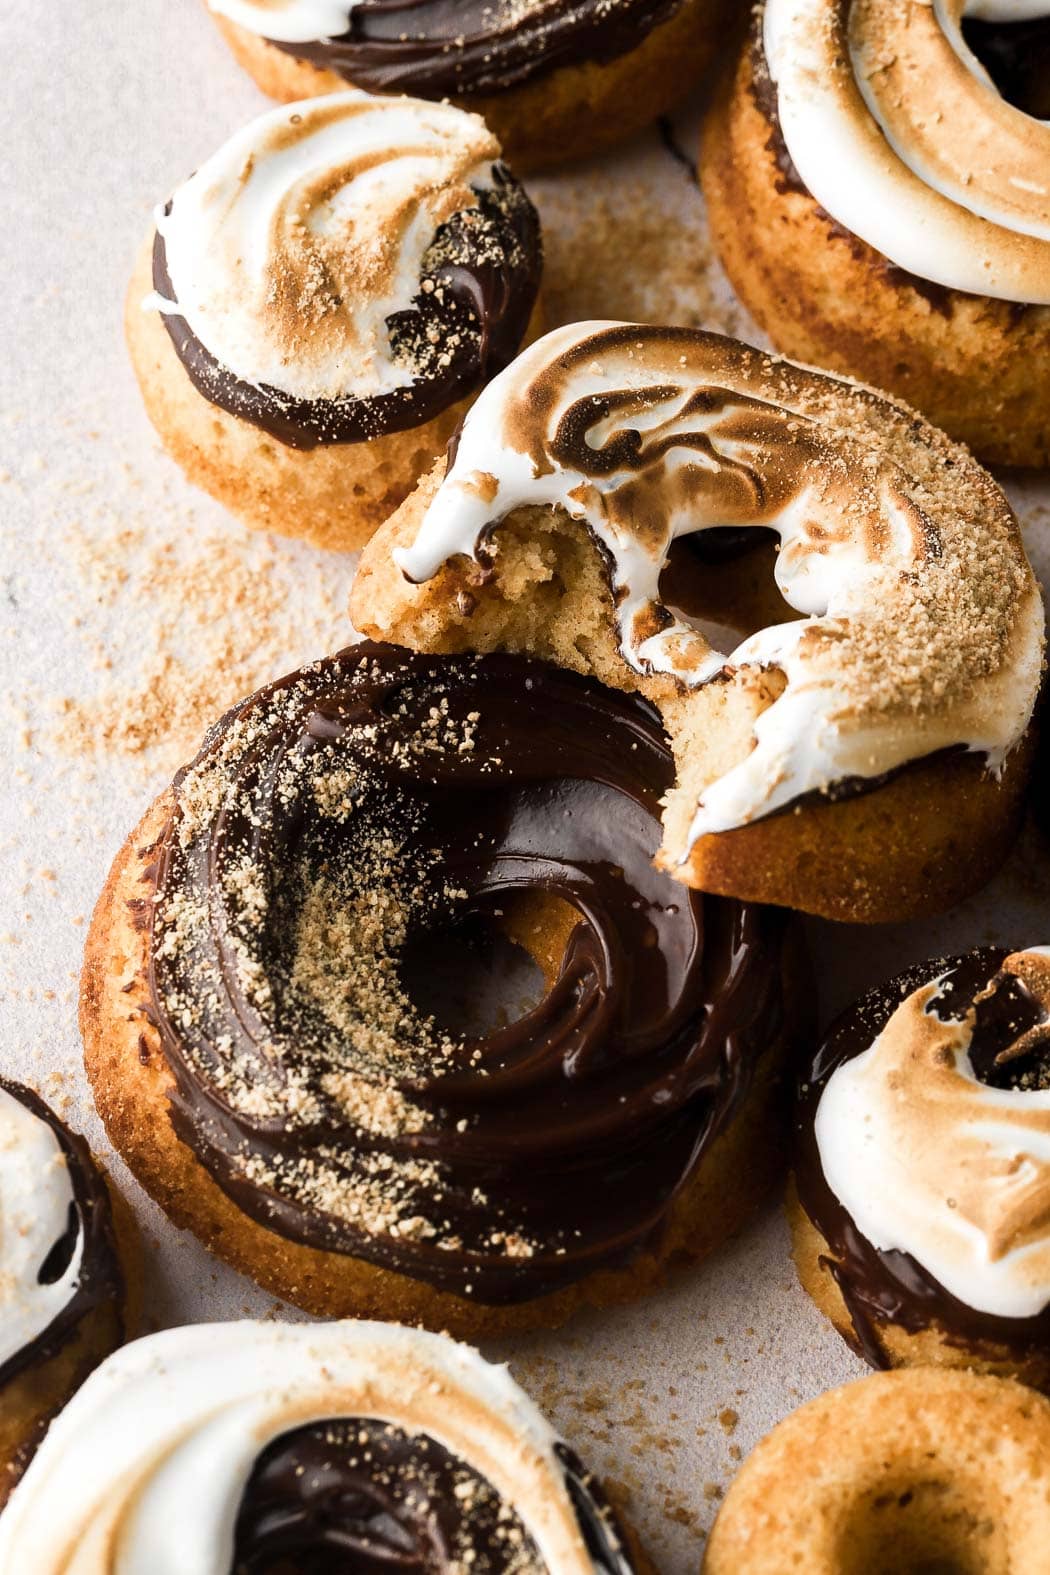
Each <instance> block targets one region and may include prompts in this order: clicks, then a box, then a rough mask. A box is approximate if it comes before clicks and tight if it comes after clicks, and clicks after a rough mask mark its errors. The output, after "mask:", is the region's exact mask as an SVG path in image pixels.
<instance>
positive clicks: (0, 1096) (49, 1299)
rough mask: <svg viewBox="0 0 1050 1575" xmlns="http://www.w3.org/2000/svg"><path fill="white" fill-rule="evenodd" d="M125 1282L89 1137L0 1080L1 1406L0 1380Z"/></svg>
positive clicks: (53, 1343) (46, 1352)
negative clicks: (70, 1129)
mask: <svg viewBox="0 0 1050 1575" xmlns="http://www.w3.org/2000/svg"><path fill="white" fill-rule="evenodd" d="M120 1283H121V1282H120V1273H119V1269H118V1267H117V1264H116V1256H115V1251H114V1246H113V1241H112V1235H111V1229H110V1222H109V1203H108V1199H107V1197H106V1190H105V1186H104V1184H103V1182H102V1180H101V1177H100V1176H99V1175H98V1173H97V1171H96V1170H95V1167H94V1165H93V1163H92V1160H91V1156H90V1154H89V1153H88V1151H87V1148H86V1145H84V1144H83V1142H82V1141H81V1140H80V1139H78V1138H74V1137H73V1135H72V1134H71V1133H70V1132H68V1131H67V1130H66V1128H65V1127H64V1126H63V1125H62V1123H61V1122H60V1121H59V1120H58V1117H57V1116H55V1114H54V1113H53V1112H52V1111H51V1110H49V1109H48V1107H47V1106H46V1105H45V1104H44V1102H43V1100H41V1099H40V1098H39V1097H38V1096H37V1095H36V1094H34V1093H33V1092H32V1091H31V1090H30V1089H27V1088H23V1087H22V1086H21V1085H20V1084H17V1083H8V1082H5V1081H4V1080H2V1079H0V1406H2V1404H3V1400H2V1386H3V1384H4V1383H5V1382H6V1381H7V1380H8V1379H10V1378H13V1377H14V1376H15V1375H16V1374H17V1373H20V1372H23V1371H24V1370H25V1368H27V1367H28V1366H30V1365H31V1364H32V1363H33V1362H35V1361H38V1360H43V1359H46V1358H47V1357H50V1356H52V1355H54V1354H55V1352H56V1351H57V1350H58V1349H60V1347H61V1346H62V1345H63V1344H64V1343H65V1341H66V1340H67V1339H68V1338H70V1337H71V1335H72V1334H73V1332H74V1330H75V1329H76V1328H77V1326H78V1324H79V1323H80V1321H81V1319H82V1318H83V1317H84V1316H85V1315H86V1314H87V1313H88V1312H90V1311H91V1310H92V1309H93V1308H94V1307H96V1306H97V1305H98V1304H99V1303H100V1302H102V1301H105V1300H110V1299H112V1298H113V1297H114V1296H115V1295H116V1293H117V1289H118V1287H119V1286H120Z"/></svg>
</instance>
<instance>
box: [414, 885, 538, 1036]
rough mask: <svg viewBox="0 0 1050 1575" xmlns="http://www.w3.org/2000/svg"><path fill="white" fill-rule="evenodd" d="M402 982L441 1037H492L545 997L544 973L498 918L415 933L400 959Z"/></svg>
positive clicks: (471, 916) (477, 916)
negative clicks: (440, 1030) (439, 1030)
mask: <svg viewBox="0 0 1050 1575" xmlns="http://www.w3.org/2000/svg"><path fill="white" fill-rule="evenodd" d="M400 973H401V982H402V984H403V986H404V988H405V991H406V993H407V994H408V995H409V997H410V998H411V1000H412V1001H413V1003H414V1004H415V1006H416V1008H417V1009H418V1010H419V1011H421V1012H422V1013H423V1014H424V1015H425V1016H426V1017H432V1018H433V1019H434V1021H435V1023H436V1024H437V1025H438V1027H439V1028H440V1029H442V1030H443V1031H444V1032H445V1033H449V1034H456V1035H460V1034H461V1035H464V1036H469V1037H474V1036H481V1035H487V1034H490V1033H493V1032H494V1031H496V1030H497V1029H500V1028H505V1027H507V1026H509V1025H510V1024H511V1023H516V1022H519V1021H520V1020H521V1018H523V1017H525V1016H526V1015H527V1014H528V1013H529V1012H530V1011H532V1009H533V1008H534V1007H535V1006H537V1005H538V1004H539V1002H540V1001H541V1000H542V999H543V996H544V994H545V993H546V981H545V978H544V973H543V969H542V968H541V967H540V965H539V963H538V962H537V961H536V959H535V958H534V957H532V956H530V954H529V952H528V951H527V950H526V949H525V947H524V946H521V945H519V944H518V942H517V941H515V940H513V939H511V937H510V936H509V935H507V934H506V933H505V932H504V930H503V929H502V927H501V925H500V920H499V916H498V915H489V914H485V913H480V912H472V913H468V914H466V915H465V916H464V917H463V918H461V919H460V920H459V921H458V922H457V923H456V924H455V925H453V926H451V927H448V926H446V927H442V928H439V929H435V930H425V931H417V932H416V933H415V934H414V935H412V936H411V938H410V939H409V940H408V942H407V944H406V945H405V948H404V951H403V953H402V955H401V967H400Z"/></svg>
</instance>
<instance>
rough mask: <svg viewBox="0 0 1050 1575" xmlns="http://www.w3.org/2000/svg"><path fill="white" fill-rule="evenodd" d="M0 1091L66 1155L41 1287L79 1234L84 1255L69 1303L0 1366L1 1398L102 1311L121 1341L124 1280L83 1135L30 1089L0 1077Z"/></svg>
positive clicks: (57, 1273)
mask: <svg viewBox="0 0 1050 1575" xmlns="http://www.w3.org/2000/svg"><path fill="white" fill-rule="evenodd" d="M0 1088H3V1089H4V1090H5V1092H7V1093H8V1094H10V1095H11V1096H12V1098H13V1099H17V1100H18V1102H19V1104H22V1105H24V1106H25V1107H26V1109H27V1110H31V1111H32V1113H33V1114H34V1115H35V1116H37V1117H38V1118H39V1119H40V1120H41V1121H44V1122H46V1123H47V1125H48V1126H49V1127H50V1128H51V1130H52V1132H53V1133H54V1134H55V1137H56V1138H57V1139H58V1143H59V1146H60V1147H61V1149H62V1152H63V1154H64V1155H65V1157H66V1163H67V1165H68V1166H69V1179H70V1181H71V1183H72V1186H73V1202H72V1203H71V1205H70V1211H69V1218H68V1222H67V1226H66V1229H65V1230H64V1231H63V1233H62V1235H61V1236H60V1237H59V1239H58V1240H57V1241H56V1242H55V1243H54V1244H53V1246H52V1247H51V1248H50V1250H49V1251H48V1253H47V1256H46V1257H45V1259H44V1261H43V1263H42V1264H41V1265H40V1268H39V1270H38V1279H39V1282H40V1284H41V1285H52V1284H54V1282H55V1281H56V1280H58V1279H60V1278H61V1276H62V1275H63V1274H64V1273H65V1271H66V1269H67V1268H68V1266H69V1264H70V1262H71V1260H72V1257H73V1254H74V1252H75V1251H76V1247H77V1242H78V1240H79V1239H80V1237H81V1235H82V1236H83V1241H84V1251H83V1255H82V1257H81V1266H80V1277H79V1279H78V1281H77V1284H76V1287H75V1289H74V1290H73V1293H72V1295H71V1296H70V1299H69V1301H68V1302H67V1303H66V1305H65V1306H64V1307H63V1308H62V1309H61V1311H60V1312H59V1313H57V1314H56V1315H55V1317H54V1318H53V1319H52V1320H51V1322H50V1323H49V1324H48V1326H47V1328H46V1329H44V1330H43V1331H42V1333H40V1334H38V1335H37V1336H36V1338H35V1339H34V1340H31V1341H30V1342H29V1344H28V1345H25V1346H23V1347H22V1349H21V1350H20V1351H16V1352H15V1354H14V1355H13V1356H11V1357H9V1358H8V1360H7V1361H6V1362H2V1363H0V1398H2V1393H3V1388H4V1385H5V1384H8V1383H10V1381H11V1380H12V1379H14V1378H16V1377H17V1376H18V1375H19V1374H20V1373H24V1372H25V1371H26V1370H27V1369H28V1368H30V1367H35V1366H37V1365H38V1364H39V1363H42V1362H47V1361H50V1360H51V1358H52V1357H54V1356H57V1355H58V1353H59V1352H60V1351H61V1350H62V1349H63V1347H64V1346H66V1345H68V1343H69V1341H70V1340H72V1339H73V1338H74V1337H75V1336H76V1334H77V1332H78V1331H79V1329H80V1327H81V1325H82V1324H83V1323H84V1320H85V1319H86V1318H88V1317H90V1316H91V1315H92V1314H93V1313H95V1312H97V1311H99V1309H101V1308H103V1307H107V1306H109V1307H112V1309H113V1314H114V1317H115V1318H116V1319H117V1328H118V1335H117V1338H118V1340H119V1339H120V1338H122V1337H123V1322H122V1313H121V1304H122V1302H123V1297H124V1277H123V1273H122V1271H121V1267H120V1259H119V1257H118V1254H117V1246H116V1239H115V1236H114V1233H113V1220H112V1215H111V1213H110V1205H109V1194H108V1193H107V1191H106V1184H105V1182H104V1181H103V1179H102V1176H101V1175H100V1174H99V1171H98V1169H97V1168H96V1166H95V1162H94V1160H93V1159H92V1158H91V1150H90V1149H89V1148H88V1146H87V1144H86V1143H85V1141H84V1139H83V1138H82V1137H79V1136H77V1134H76V1133H74V1132H70V1131H69V1129H68V1127H66V1126H65V1125H64V1124H63V1122H61V1121H60V1120H59V1118H58V1117H57V1116H56V1115H55V1113H54V1111H53V1110H52V1109H51V1108H50V1106H48V1105H46V1104H45V1103H44V1101H43V1100H42V1099H41V1098H40V1097H39V1095H38V1094H35V1093H33V1091H32V1089H29V1088H24V1087H23V1086H22V1084H21V1083H13V1082H10V1081H8V1079H7V1078H4V1077H0Z"/></svg>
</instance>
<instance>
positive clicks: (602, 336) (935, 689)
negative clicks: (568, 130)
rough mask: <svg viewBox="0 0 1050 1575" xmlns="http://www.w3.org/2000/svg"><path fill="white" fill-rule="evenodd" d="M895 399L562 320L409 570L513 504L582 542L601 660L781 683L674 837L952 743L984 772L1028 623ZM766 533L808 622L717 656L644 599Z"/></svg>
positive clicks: (447, 489)
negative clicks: (696, 557)
mask: <svg viewBox="0 0 1050 1575" xmlns="http://www.w3.org/2000/svg"><path fill="white" fill-rule="evenodd" d="M904 428H905V423H904V422H903V421H902V418H901V411H900V407H895V406H892V405H890V404H889V403H888V402H886V401H883V400H881V399H880V398H878V396H876V395H874V394H871V393H869V392H867V391H865V390H863V389H860V388H858V387H857V386H856V385H851V384H849V383H846V382H843V381H841V380H839V379H837V378H834V377H831V376H829V375H824V374H820V373H814V372H811V371H808V370H806V369H804V368H801V367H797V366H795V365H793V364H792V363H791V362H787V361H780V360H776V359H773V358H771V357H768V356H764V355H762V354H760V353H758V352H756V351H753V350H750V349H748V348H747V347H746V346H743V345H739V344H736V343H735V342H734V341H732V340H727V339H720V338H718V337H717V336H715V335H712V334H704V333H701V332H698V331H691V330H688V329H670V328H667V329H662V328H648V327H638V326H634V325H628V324H621V323H577V324H574V325H572V326H571V327H569V328H564V329H559V330H557V331H556V332H554V333H551V334H548V335H546V337H545V338H543V339H541V340H539V341H538V342H537V343H536V344H535V345H532V346H530V347H529V349H527V350H526V351H524V352H523V353H522V354H521V355H520V356H519V357H518V358H517V360H516V361H515V362H514V363H513V364H512V365H511V366H510V367H508V368H507V370H506V371H505V372H503V373H502V374H501V375H500V376H499V377H498V378H496V379H495V380H494V382H492V383H491V384H490V385H489V386H488V388H486V389H485V390H484V392H483V393H482V395H481V397H480V398H479V400H478V402H477V403H476V404H475V406H474V407H473V409H472V410H471V411H470V412H469V414H468V416H467V418H466V421H465V423H464V426H463V429H462V435H461V438H460V442H459V446H458V449H457V451H456V454H455V458H454V461H453V463H452V464H451V465H450V467H449V470H448V473H447V475H446V477H445V479H444V481H443V483H442V485H441V487H440V489H439V490H438V492H437V495H436V496H435V497H434V499H433V500H432V502H431V504H430V506H429V508H428V510H427V512H426V514H425V515H424V518H423V522H422V524H421V526H420V528H419V531H418V534H417V536H416V539H415V541H414V542H413V544H412V545H411V546H410V547H408V548H406V549H396V550H395V554H394V555H395V559H396V561H397V563H398V564H399V565H400V567H401V569H402V571H403V573H404V574H405V576H406V577H407V578H408V579H410V580H414V581H423V580H427V579H430V578H431V577H432V576H433V575H434V574H436V573H437V571H438V569H439V568H440V567H441V566H442V565H443V564H444V563H445V562H447V561H448V560H449V559H450V558H453V557H455V556H456V555H457V554H465V555H467V556H474V557H478V556H484V553H485V550H486V538H487V537H488V536H489V535H490V534H491V533H492V532H493V531H494V530H495V529H497V528H498V525H499V522H500V521H501V520H502V519H504V518H505V517H506V516H507V515H508V514H510V513H511V512H512V511H513V510H515V509H518V508H521V507H523V506H528V505H545V506H556V507H557V508H559V509H561V510H564V511H565V513H567V514H568V515H569V516H571V518H572V519H573V520H575V521H579V522H580V524H581V525H583V526H585V527H586V528H587V529H588V530H589V531H590V532H591V533H592V535H593V536H594V538H595V539H596V540H597V541H598V542H599V543H600V545H601V547H602V549H603V551H604V555H605V558H606V560H607V563H608V566H609V575H610V580H611V585H612V590H613V593H614V596H615V598H616V603H617V617H618V623H619V635H620V646H621V651H622V654H623V657H624V659H625V661H626V662H627V663H628V664H629V665H630V666H631V667H632V668H633V669H634V670H635V671H636V672H638V673H642V674H646V673H654V672H659V673H669V674H672V675H673V676H674V677H675V678H676V679H678V680H679V681H680V682H681V683H682V684H683V685H686V686H693V687H696V686H700V685H703V684H708V683H711V682H713V681H716V680H721V679H723V678H727V677H729V676H730V675H733V677H734V680H735V681H738V682H744V683H746V682H747V681H748V674H749V672H750V673H751V674H753V675H754V677H755V679H756V680H757V678H758V676H759V675H760V674H761V673H762V671H763V670H764V669H767V668H778V669H780V670H781V671H782V673H783V674H784V677H785V679H786V683H785V687H784V689H783V692H782V693H781V694H780V695H779V696H778V697H777V698H776V699H775V700H774V701H773V703H772V704H771V705H769V706H768V709H766V710H765V711H764V712H763V713H762V715H761V716H760V717H759V718H758V720H757V723H756V725H755V728H754V748H753V750H752V751H751V753H750V754H749V755H747V756H746V757H745V758H744V759H743V760H742V761H741V762H740V763H739V764H738V765H736V766H734V767H733V768H732V769H731V770H729V771H727V772H726V773H725V774H724V775H723V776H721V777H720V778H718V779H717V780H716V781H714V782H712V783H711V784H710V785H709V786H708V787H707V788H706V789H705V790H704V792H703V795H702V798H701V801H700V803H699V804H698V806H697V809H696V813H695V816H694V818H693V822H692V829H691V835H690V845H691V844H692V843H693V842H695V841H696V839H697V838H699V837H700V836H702V835H704V834H705V833H708V832H719V831H726V830H729V829H731V828H733V827H736V826H741V825H745V824H746V823H747V822H749V821H751V820H754V819H756V818H758V817H759V816H762V815H765V814H768V813H770V812H771V811H773V810H776V809H780V808H783V807H784V806H786V805H788V804H790V803H792V802H793V801H794V800H796V799H798V798H799V797H801V796H802V795H803V794H806V793H809V792H812V791H818V790H825V789H827V788H829V787H832V786H834V785H835V784H837V783H841V782H844V781H847V780H849V779H855V780H869V781H870V780H876V781H877V780H878V779H879V778H881V777H883V776H885V774H886V773H888V772H890V771H892V770H894V769H896V768H897V767H899V766H902V765H904V764H905V763H907V762H908V761H911V760H914V759H917V758H919V757H921V756H924V755H928V754H931V753H933V752H934V751H936V750H939V749H943V748H950V747H957V746H964V747H966V748H968V749H970V750H974V751H979V752H981V753H983V754H984V755H986V757H987V759H988V762H989V766H990V768H991V769H993V770H998V769H999V767H1000V766H1001V763H1002V761H1003V759H1004V758H1005V756H1006V754H1007V752H1008V751H1009V750H1010V749H1011V748H1012V746H1013V745H1014V744H1015V743H1017V741H1018V740H1019V739H1020V738H1021V736H1022V735H1023V734H1024V732H1025V729H1026V728H1027V726H1028V722H1029V719H1030V717H1031V714H1032V709H1033V706H1034V704H1035V699H1036V695H1037V693H1038V688H1039V681H1040V672H1041V661H1042V629H1043V611H1042V603H1041V600H1040V597H1039V592H1038V588H1037V586H1036V583H1035V579H1034V577H1033V575H1032V572H1031V570H1030V568H1029V567H1028V564H1027V561H1026V559H1025V557H1024V551H1023V548H1022V546H1021V543H1020V538H1019V535H1018V534H1017V532H1016V529H1015V527H1013V526H1012V524H1010V523H1008V522H1007V520H1006V519H1005V518H1004V512H1003V511H1004V507H1005V506H1004V504H1003V502H1002V499H1001V497H1000V496H998V495H997V494H995V493H994V489H993V488H992V485H991V483H990V481H989V480H988V478H987V477H985V476H983V473H980V472H976V467H972V468H973V470H974V472H976V474H975V475H974V476H972V477H971V478H969V479H964V476H963V472H962V469H961V468H960V464H959V457H958V451H955V452H954V457H951V458H949V459H948V461H947V462H946V461H945V459H944V457H943V455H940V454H936V455H935V454H934V453H933V452H932V451H931V449H930V447H929V445H927V444H925V443H923V441H922V439H921V436H919V437H916V435H915V429H914V426H913V425H909V426H908V427H907V429H905V430H902V429H904ZM724 526H741V527H747V528H750V527H755V526H760V527H763V528H770V527H771V528H772V529H773V530H775V531H776V533H777V535H778V536H779V539H780V551H779V556H778V558H777V565H776V571H775V577H776V582H777V585H778V587H779V589H780V591H781V593H782V595H783V596H784V598H785V600H786V601H787V602H788V604H789V605H790V606H791V607H793V608H795V609H796V610H797V611H798V612H799V613H801V614H803V615H804V616H803V617H801V618H800V619H798V620H797V621H795V622H789V623H783V624H779V625H776V626H774V627H770V628H766V629H761V630H759V631H758V632H757V633H755V634H753V635H751V636H750V637H749V638H748V639H746V640H745V641H744V642H743V643H742V644H741V645H739V646H737V648H736V649H735V650H733V651H731V652H728V653H722V652H719V651H716V650H714V649H713V648H712V647H711V646H710V644H709V643H708V642H707V641H706V639H704V637H703V636H702V634H701V633H700V632H699V631H698V630H697V629H695V628H693V627H692V626H689V625H687V624H685V623H684V622H683V621H681V620H680V619H677V618H675V617H674V616H672V614H671V613H670V612H669V611H668V610H667V608H666V607H665V606H664V605H663V603H662V602H661V599H660V589H659V583H660V575H661V572H662V570H663V569H664V567H665V565H666V562H667V557H668V552H669V549H670V546H671V543H672V542H673V541H674V540H675V539H676V538H678V537H680V536H686V535H689V534H691V533H694V532H699V531H707V530H710V529H712V528H716V527H724Z"/></svg>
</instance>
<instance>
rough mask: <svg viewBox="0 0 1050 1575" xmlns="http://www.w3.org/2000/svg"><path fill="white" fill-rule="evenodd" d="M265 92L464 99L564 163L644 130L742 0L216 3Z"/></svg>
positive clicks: (509, 144) (544, 162)
mask: <svg viewBox="0 0 1050 1575" xmlns="http://www.w3.org/2000/svg"><path fill="white" fill-rule="evenodd" d="M206 3H207V5H208V8H209V10H210V11H211V13H212V15H213V16H214V18H215V21H216V22H217V23H218V26H219V28H220V30H221V31H222V33H223V35H224V36H225V38H226V40H227V42H228V44H229V45H230V48H231V49H232V50H233V53H234V55H235V56H236V57H237V59H238V60H239V62H240V63H241V65H242V66H244V67H245V69H246V70H247V71H248V72H249V74H250V75H251V76H252V77H253V78H254V79H255V81H256V83H257V84H258V85H259V87H261V88H262V90H263V92H264V93H269V94H270V95H271V97H273V98H278V99H286V100H287V99H296V98H305V97H308V96H312V95H314V94H317V93H330V92H335V91H339V90H340V89H341V88H344V87H345V86H346V84H347V83H348V82H350V83H353V85H354V86H355V87H360V88H366V89H368V90H369V91H370V92H373V93H411V94H415V95H418V96H419V97H420V98H425V99H451V100H452V101H453V102H455V103H458V104H460V105H461V106H462V107H463V108H466V109H471V110H474V111H475V112H476V113H477V114H479V115H481V116H482V118H483V119H484V120H485V121H486V123H487V124H488V125H489V126H490V127H491V128H492V130H493V132H494V133H495V134H496V136H497V137H498V138H499V140H500V142H501V143H502V144H503V146H504V148H505V149H506V150H507V154H508V157H509V158H511V159H512V160H513V161H514V163H515V164H516V165H517V166H518V167H519V168H521V169H530V170H531V169H538V168H542V167H544V166H548V165H551V164H562V163H564V162H565V160H566V159H574V158H582V157H584V156H585V155H587V154H592V153H595V152H598V151H600V150H601V149H602V148H605V147H608V146H609V145H610V144H611V143H613V142H618V141H621V140H622V139H623V138H625V137H629V136H631V135H632V134H633V133H634V132H636V131H639V130H641V128H642V127H643V126H645V125H647V124H648V123H649V122H650V121H652V120H655V119H656V117H657V116H658V115H660V114H662V113H663V111H664V110H666V109H669V108H670V107H671V106H672V105H673V104H674V103H675V102H676V100H678V99H680V98H681V97H683V96H684V95H685V94H686V93H687V92H689V91H690V89H691V88H693V87H694V86H695V85H696V83H697V81H698V80H699V78H700V77H701V75H702V74H703V72H704V71H705V70H706V69H707V67H708V65H709V64H710V62H711V61H712V59H713V58H714V55H715V52H716V50H717V49H718V48H719V46H720V44H721V43H722V42H723V40H724V35H725V32H726V27H727V23H729V24H732V22H733V21H734V19H735V18H736V17H737V16H739V17H740V18H741V20H742V18H743V9H742V7H741V6H740V5H739V4H738V3H737V0H617V3H616V4H615V5H609V4H608V0H572V3H571V4H568V5H566V4H564V3H562V0H524V3H522V0H495V3H493V0H382V3H381V4H379V5H375V4H369V3H368V0H363V3H360V0H359V3H357V4H355V3H353V0H284V3H282V4H280V5H275V4H274V3H273V0H206Z"/></svg>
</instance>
